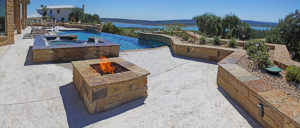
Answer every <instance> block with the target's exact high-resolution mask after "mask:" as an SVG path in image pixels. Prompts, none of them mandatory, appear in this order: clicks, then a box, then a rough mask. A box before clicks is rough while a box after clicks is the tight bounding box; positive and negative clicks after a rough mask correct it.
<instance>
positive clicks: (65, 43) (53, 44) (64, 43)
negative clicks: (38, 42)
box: [48, 41, 84, 46]
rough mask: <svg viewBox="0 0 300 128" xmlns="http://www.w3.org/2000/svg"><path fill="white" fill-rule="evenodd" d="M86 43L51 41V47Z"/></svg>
mask: <svg viewBox="0 0 300 128" xmlns="http://www.w3.org/2000/svg"><path fill="white" fill-rule="evenodd" d="M82 43H84V41H49V42H48V44H49V46H57V45H75V44H82Z"/></svg>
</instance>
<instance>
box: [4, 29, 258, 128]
mask: <svg viewBox="0 0 300 128" xmlns="http://www.w3.org/2000/svg"><path fill="white" fill-rule="evenodd" d="M24 31H25V32H22V33H29V32H30V28H27V29H26V30H24ZM22 37H23V34H21V35H16V36H15V44H13V45H10V46H5V47H0V97H1V99H0V126H1V127H72V128H73V127H75V128H76V127H84V126H87V127H130V128H131V127H147V128H148V127H154V128H160V127H192V128H193V127H229V128H231V127H233V128H238V127H241V128H247V127H260V125H259V124H257V123H256V122H255V121H254V120H253V119H252V118H251V116H249V115H248V114H247V113H245V112H244V111H243V110H242V109H241V108H240V107H239V106H237V104H236V103H235V102H234V101H232V100H231V99H230V98H229V97H228V96H227V94H225V93H224V91H223V90H222V89H221V88H218V86H217V84H216V77H217V70H218V66H217V65H216V63H214V62H210V61H205V60H196V59H191V58H185V57H178V56H175V55H173V54H172V52H171V51H170V49H169V48H168V47H162V48H156V49H151V50H136V51H134V50H133V51H125V52H121V53H120V57H121V58H123V59H125V60H127V61H130V62H132V63H134V64H136V65H138V66H140V67H142V68H144V69H146V70H148V71H149V72H150V73H151V74H150V76H149V77H148V98H146V99H138V100H135V101H132V102H130V103H127V104H124V105H121V106H119V107H116V108H114V109H111V110H108V111H105V112H103V113H99V114H95V115H89V114H88V112H87V110H86V108H85V106H84V105H83V103H82V102H81V100H80V98H79V96H78V94H77V92H76V89H75V88H74V86H73V84H72V77H73V73H72V67H71V64H70V63H60V64H51V63H50V64H33V63H32V62H31V58H30V53H28V51H30V46H32V45H33V39H26V40H23V39H22Z"/></svg>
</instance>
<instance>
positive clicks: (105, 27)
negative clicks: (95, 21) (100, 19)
mask: <svg viewBox="0 0 300 128" xmlns="http://www.w3.org/2000/svg"><path fill="white" fill-rule="evenodd" d="M102 32H106V33H112V34H117V33H120V29H119V28H117V27H116V26H115V25H113V24H112V23H111V22H107V23H105V24H104V25H103V28H102Z"/></svg>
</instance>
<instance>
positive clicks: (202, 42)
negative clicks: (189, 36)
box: [200, 36, 206, 44]
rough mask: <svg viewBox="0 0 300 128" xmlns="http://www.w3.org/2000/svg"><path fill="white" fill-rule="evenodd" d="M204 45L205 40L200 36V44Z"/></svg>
mask: <svg viewBox="0 0 300 128" xmlns="http://www.w3.org/2000/svg"><path fill="white" fill-rule="evenodd" d="M205 43H206V38H205V37H204V36H202V37H201V38H200V44H205Z"/></svg>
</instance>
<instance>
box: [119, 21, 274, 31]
mask: <svg viewBox="0 0 300 128" xmlns="http://www.w3.org/2000/svg"><path fill="white" fill-rule="evenodd" d="M113 24H114V25H115V26H117V27H120V28H149V29H152V28H165V26H152V25H141V24H127V23H113ZM251 28H252V29H254V30H269V29H271V27H257V26H251ZM183 30H188V31H197V30H198V27H197V26H187V27H184V28H183Z"/></svg>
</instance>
